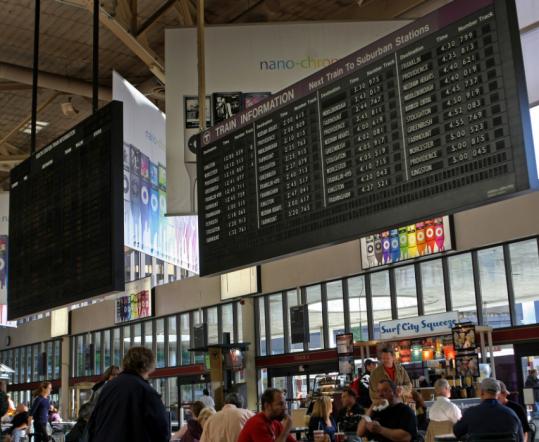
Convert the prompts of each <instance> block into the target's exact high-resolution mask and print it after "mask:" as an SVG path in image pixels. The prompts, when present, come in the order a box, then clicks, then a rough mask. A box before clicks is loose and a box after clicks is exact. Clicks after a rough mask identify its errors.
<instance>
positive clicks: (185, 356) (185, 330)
mask: <svg viewBox="0 0 539 442" xmlns="http://www.w3.org/2000/svg"><path fill="white" fill-rule="evenodd" d="M180 336H181V341H180V345H181V347H180V352H181V365H189V364H190V363H191V352H189V349H190V348H191V328H190V324H189V313H184V314H183V315H181V316H180Z"/></svg>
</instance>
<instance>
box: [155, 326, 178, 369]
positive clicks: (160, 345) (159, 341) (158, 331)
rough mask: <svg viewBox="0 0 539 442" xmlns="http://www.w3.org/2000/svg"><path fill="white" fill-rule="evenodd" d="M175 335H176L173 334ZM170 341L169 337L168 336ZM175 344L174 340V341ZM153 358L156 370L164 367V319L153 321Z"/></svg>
mask: <svg viewBox="0 0 539 442" xmlns="http://www.w3.org/2000/svg"><path fill="white" fill-rule="evenodd" d="M174 335H176V333H174ZM174 337H175V336H174ZM169 339H170V335H169ZM174 342H176V340H174ZM155 352H156V355H155V358H156V361H157V368H163V367H164V366H165V320H164V318H160V319H156V320H155Z"/></svg>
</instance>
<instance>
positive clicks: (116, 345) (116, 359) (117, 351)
mask: <svg viewBox="0 0 539 442" xmlns="http://www.w3.org/2000/svg"><path fill="white" fill-rule="evenodd" d="M124 330H125V329H124ZM111 334H112V343H113V346H112V355H113V358H112V359H113V360H112V365H116V366H117V367H119V366H120V363H121V361H122V349H121V346H120V329H119V328H113V329H112V330H111Z"/></svg>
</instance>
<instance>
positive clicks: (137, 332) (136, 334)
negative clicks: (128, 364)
mask: <svg viewBox="0 0 539 442" xmlns="http://www.w3.org/2000/svg"><path fill="white" fill-rule="evenodd" d="M143 336H144V334H143V331H142V323H141V322H138V323H136V324H133V338H132V340H131V342H132V343H133V347H137V346H140V345H142V337H143Z"/></svg>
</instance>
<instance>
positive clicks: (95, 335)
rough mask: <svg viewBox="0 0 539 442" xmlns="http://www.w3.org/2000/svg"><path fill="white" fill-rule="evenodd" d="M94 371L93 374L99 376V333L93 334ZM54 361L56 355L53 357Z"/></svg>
mask: <svg viewBox="0 0 539 442" xmlns="http://www.w3.org/2000/svg"><path fill="white" fill-rule="evenodd" d="M94 352H95V360H94V362H95V371H94V374H101V332H95V333H94ZM55 359H56V355H55Z"/></svg>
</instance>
